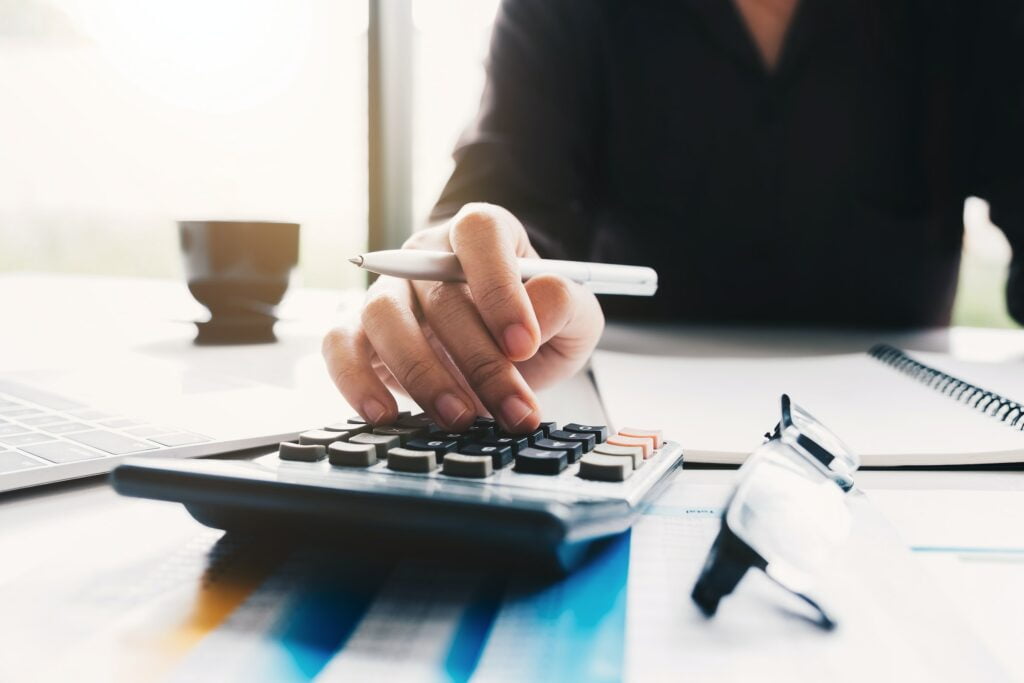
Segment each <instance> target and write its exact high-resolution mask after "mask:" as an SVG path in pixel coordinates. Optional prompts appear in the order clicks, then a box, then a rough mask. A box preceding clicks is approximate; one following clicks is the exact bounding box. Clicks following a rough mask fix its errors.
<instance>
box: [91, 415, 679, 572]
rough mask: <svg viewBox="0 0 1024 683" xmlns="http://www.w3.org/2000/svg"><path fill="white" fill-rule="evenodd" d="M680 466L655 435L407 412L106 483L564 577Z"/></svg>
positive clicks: (206, 512) (164, 462)
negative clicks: (518, 427) (450, 426)
mask: <svg viewBox="0 0 1024 683" xmlns="http://www.w3.org/2000/svg"><path fill="white" fill-rule="evenodd" d="M682 463H683V454H682V449H681V448H680V446H679V444H677V443H674V442H672V441H666V440H665V439H664V438H663V436H662V432H661V431H660V430H658V429H637V428H623V429H620V430H618V431H617V432H615V433H612V434H609V432H608V429H607V428H606V427H604V426H602V425H592V424H577V423H570V424H565V425H563V426H559V425H558V424H556V423H553V422H545V423H542V424H541V425H540V427H539V428H538V429H536V430H535V431H533V432H532V433H528V434H511V433H505V432H502V431H501V430H500V429H499V428H498V427H497V425H496V424H495V422H494V421H493V420H492V419H490V418H486V417H481V418H478V419H477V420H476V421H475V422H474V423H473V425H472V426H471V427H470V428H469V429H468V430H466V431H465V432H459V433H450V432H445V431H444V430H443V429H441V428H440V427H438V426H437V425H436V424H434V423H433V422H432V421H431V420H430V418H429V417H428V416H426V415H411V414H409V413H403V414H400V415H399V419H398V420H397V421H396V422H395V423H393V424H391V425H386V426H372V425H369V424H366V423H365V422H363V421H362V420H360V419H359V418H351V419H350V420H348V421H347V422H343V423H339V424H333V425H329V426H326V427H324V428H322V429H314V430H310V431H307V432H303V433H301V434H298V435H297V438H296V439H295V440H294V441H289V442H286V443H282V444H281V445H280V448H279V449H278V450H277V452H276V453H271V454H268V455H264V456H261V457H257V458H255V459H253V460H177V459H173V458H137V459H129V460H126V461H125V462H124V464H122V465H120V466H118V467H117V468H116V469H115V470H114V471H113V473H112V474H111V481H112V484H113V486H114V488H115V489H116V490H117V491H118V492H119V493H122V494H124V495H129V496H138V497H143V498H153V499H157V500H166V501H176V502H180V503H183V504H184V505H185V506H186V507H187V508H188V510H189V512H190V513H191V514H192V515H193V516H194V517H195V518H196V519H197V520H199V521H200V522H202V523H203V524H206V525H208V526H212V527H215V528H219V529H227V530H238V531H240V532H247V533H255V534H262V535H283V536H285V537H286V538H297V537H309V538H311V539H317V540H319V541H322V542H325V543H333V544H338V545H339V546H340V547H344V548H348V549H351V548H355V549H358V551H359V552H366V553H372V554H374V555H388V554H393V553H399V554H403V555H404V554H413V555H419V556H427V557H433V558H445V559H448V560H453V561H455V562H457V563H460V564H461V563H471V562H473V563H475V562H476V561H479V560H483V561H484V562H488V561H490V560H493V561H499V562H500V563H501V564H503V565H506V566H507V565H510V564H520V565H526V566H530V567H532V568H538V569H539V568H546V569H554V570H556V571H563V572H564V571H567V570H571V569H572V568H574V567H575V566H577V565H579V564H580V563H581V562H583V561H585V560H586V558H587V557H589V556H590V555H591V554H593V553H594V552H598V551H599V550H600V547H601V545H602V543H603V542H607V541H608V540H609V539H611V538H612V537H614V536H616V535H618V534H621V533H623V532H625V531H626V530H628V529H629V528H630V526H631V525H632V524H633V522H634V521H635V520H636V518H637V516H638V515H639V514H640V513H641V512H642V510H643V506H644V505H645V504H646V503H648V502H650V500H651V499H652V498H653V497H654V496H656V495H657V493H658V492H659V491H660V489H661V488H662V487H663V486H665V485H666V484H667V482H668V481H669V478H670V475H671V474H672V473H673V472H674V471H675V470H676V469H678V468H680V467H682ZM499 558H500V559H499Z"/></svg>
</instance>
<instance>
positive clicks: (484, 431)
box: [465, 425, 494, 441]
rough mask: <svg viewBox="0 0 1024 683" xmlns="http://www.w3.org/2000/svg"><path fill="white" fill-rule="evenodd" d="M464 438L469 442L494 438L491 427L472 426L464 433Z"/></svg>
mask: <svg viewBox="0 0 1024 683" xmlns="http://www.w3.org/2000/svg"><path fill="white" fill-rule="evenodd" d="M465 435H466V438H467V439H469V440H470V441H481V440H483V439H489V438H491V437H492V436H494V427H493V426H491V425H473V426H472V427H470V428H469V429H467V430H466V431H465Z"/></svg>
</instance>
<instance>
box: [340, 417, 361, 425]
mask: <svg viewBox="0 0 1024 683" xmlns="http://www.w3.org/2000/svg"><path fill="white" fill-rule="evenodd" d="M345 422H346V423H347V424H350V425H364V424H366V420H364V419H363V418H361V417H359V416H358V415H353V416H352V417H350V418H349V419H348V420H346V421H345Z"/></svg>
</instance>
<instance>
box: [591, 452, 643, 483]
mask: <svg viewBox="0 0 1024 683" xmlns="http://www.w3.org/2000/svg"><path fill="white" fill-rule="evenodd" d="M631 474H633V465H632V464H631V463H630V461H629V459H628V458H621V457H619V456H616V455H601V454H600V453H587V454H586V455H584V456H583V457H582V458H581V459H580V478H582V479H594V480H597V481H624V480H625V479H626V477H628V476H629V475H631Z"/></svg>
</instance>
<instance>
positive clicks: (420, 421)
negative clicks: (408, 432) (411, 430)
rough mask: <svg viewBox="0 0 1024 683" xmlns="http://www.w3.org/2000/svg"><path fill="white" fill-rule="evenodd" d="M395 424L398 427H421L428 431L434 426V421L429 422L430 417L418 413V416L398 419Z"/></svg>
mask: <svg viewBox="0 0 1024 683" xmlns="http://www.w3.org/2000/svg"><path fill="white" fill-rule="evenodd" d="M395 424H396V425H398V426H399V427H422V428H424V429H430V428H431V427H433V426H434V421H433V420H431V419H430V416H429V415H427V414H426V413H420V414H419V415H408V416H406V417H400V418H398V421H397V422H395Z"/></svg>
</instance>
